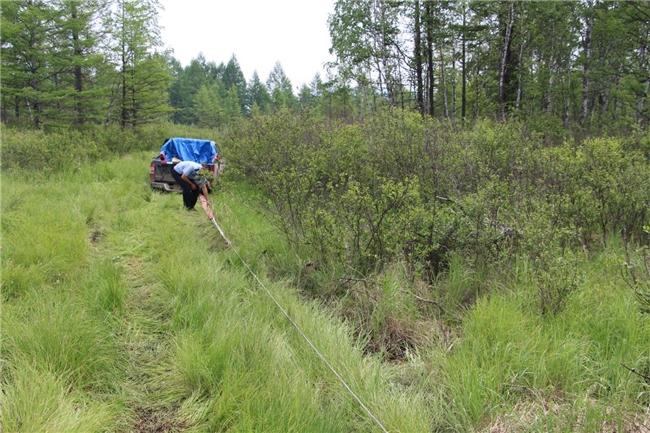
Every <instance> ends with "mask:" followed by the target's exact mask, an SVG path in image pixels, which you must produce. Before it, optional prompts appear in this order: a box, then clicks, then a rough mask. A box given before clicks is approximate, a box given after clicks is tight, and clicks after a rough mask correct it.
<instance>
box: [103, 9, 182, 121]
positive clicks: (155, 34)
mask: <svg viewBox="0 0 650 433" xmlns="http://www.w3.org/2000/svg"><path fill="white" fill-rule="evenodd" d="M157 19H158V3H157V1H156V0H137V1H136V0H118V2H117V10H116V12H115V13H114V14H113V16H112V25H113V28H114V32H113V38H114V41H115V45H114V52H115V53H116V54H117V57H118V63H117V64H118V67H119V72H118V75H119V88H120V97H119V106H120V117H119V122H120V125H121V126H122V128H125V127H127V126H131V127H135V126H138V125H140V124H142V123H146V122H148V121H150V120H152V119H155V118H159V117H160V116H164V115H165V114H166V113H169V112H170V111H171V108H170V107H169V105H168V86H169V82H170V72H169V70H168V69H167V63H166V62H164V61H161V60H163V59H162V58H161V56H160V55H159V54H156V53H155V51H154V50H155V48H156V47H158V46H159V45H160V35H159V28H158V23H157Z"/></svg>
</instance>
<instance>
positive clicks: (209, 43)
mask: <svg viewBox="0 0 650 433" xmlns="http://www.w3.org/2000/svg"><path fill="white" fill-rule="evenodd" d="M334 2H335V0H267V1H264V0H161V4H162V6H163V10H162V11H160V16H159V24H160V26H161V27H162V29H161V35H162V40H163V44H164V46H165V47H166V48H171V49H173V50H174V57H176V59H178V60H179V61H180V62H181V64H182V65H183V66H187V65H188V64H189V62H190V61H191V60H192V59H193V58H195V57H197V56H198V55H199V53H203V56H204V57H205V58H206V60H208V61H214V62H215V63H216V64H219V63H222V62H223V63H224V64H225V63H227V62H228V60H230V58H231V56H232V55H233V54H234V55H235V56H236V58H237V61H238V62H239V66H240V67H241V69H242V72H243V73H244V77H246V81H249V80H250V79H251V77H252V75H253V71H257V74H258V75H259V77H260V80H261V81H262V82H264V83H265V82H266V79H267V78H268V76H269V73H270V72H271V69H272V68H273V66H274V65H275V63H276V62H280V64H281V65H282V69H283V70H284V72H285V73H286V74H287V76H288V77H289V79H290V80H291V84H292V85H293V87H294V89H297V88H298V87H300V86H301V85H302V84H309V83H310V82H311V80H312V79H313V78H314V75H315V74H316V73H320V75H321V78H323V79H325V78H326V72H325V67H324V66H323V65H324V63H325V62H328V61H331V60H333V57H332V56H331V55H330V54H329V51H328V50H329V47H330V38H329V29H328V26H327V18H328V15H329V14H330V13H332V12H333V11H334Z"/></svg>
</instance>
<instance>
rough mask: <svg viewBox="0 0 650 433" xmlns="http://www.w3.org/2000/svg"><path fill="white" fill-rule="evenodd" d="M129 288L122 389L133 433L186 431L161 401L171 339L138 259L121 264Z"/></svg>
mask: <svg viewBox="0 0 650 433" xmlns="http://www.w3.org/2000/svg"><path fill="white" fill-rule="evenodd" d="M123 267H124V269H125V279H126V282H127V284H128V287H129V296H128V299H127V302H126V317H127V320H126V322H125V324H124V326H125V331H124V336H123V338H124V342H123V344H124V347H125V351H126V354H127V358H128V372H127V382H126V383H125V389H126V391H127V395H128V401H129V406H130V407H132V408H133V421H132V423H131V426H130V429H129V430H128V431H131V432H135V433H179V432H182V431H184V430H186V429H187V427H189V424H188V422H186V421H185V420H183V419H182V418H181V417H180V415H179V413H178V405H177V404H174V403H173V402H169V401H168V400H169V399H165V398H161V397H162V396H163V395H164V394H165V377H166V373H167V372H168V371H166V367H165V359H166V358H167V357H168V356H169V350H170V344H171V341H170V335H169V333H168V332H167V331H166V315H165V311H164V307H163V306H162V305H160V303H159V302H157V300H156V299H155V296H153V294H154V292H155V290H157V287H156V285H155V283H151V282H149V281H147V279H146V278H145V275H146V272H145V265H144V263H143V262H142V261H141V260H139V259H137V258H129V259H128V260H125V262H124V263H123Z"/></svg>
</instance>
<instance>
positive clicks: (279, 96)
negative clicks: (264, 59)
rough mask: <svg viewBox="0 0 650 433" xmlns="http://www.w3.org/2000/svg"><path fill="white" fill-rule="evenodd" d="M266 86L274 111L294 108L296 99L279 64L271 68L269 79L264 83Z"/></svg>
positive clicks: (289, 82)
mask: <svg viewBox="0 0 650 433" xmlns="http://www.w3.org/2000/svg"><path fill="white" fill-rule="evenodd" d="M266 86H267V87H268V88H269V91H270V93H271V102H272V104H273V108H274V109H276V110H279V109H281V108H289V109H292V108H294V107H295V106H296V97H295V96H294V94H293V89H292V87H291V81H289V78H288V77H287V76H286V74H285V73H284V70H283V69H282V66H281V65H280V63H276V64H275V66H273V69H272V70H271V73H270V74H269V78H268V80H267V81H266Z"/></svg>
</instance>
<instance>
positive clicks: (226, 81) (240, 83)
mask: <svg viewBox="0 0 650 433" xmlns="http://www.w3.org/2000/svg"><path fill="white" fill-rule="evenodd" d="M221 79H222V81H223V86H224V88H225V89H226V90H228V91H229V90H230V88H231V87H234V88H235V89H236V91H237V98H238V100H239V101H240V109H239V110H240V113H242V114H244V113H246V79H245V78H244V73H243V72H242V70H241V69H240V67H239V63H237V58H236V57H235V56H234V55H233V56H232V57H231V58H230V60H229V61H228V64H227V65H226V67H225V68H224V70H223V75H222V78H221Z"/></svg>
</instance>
